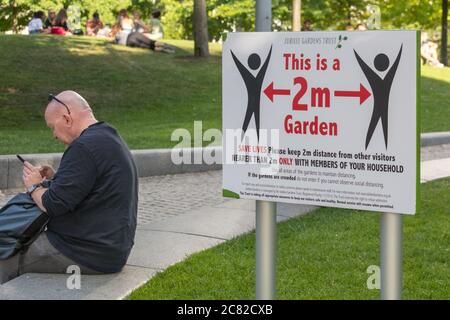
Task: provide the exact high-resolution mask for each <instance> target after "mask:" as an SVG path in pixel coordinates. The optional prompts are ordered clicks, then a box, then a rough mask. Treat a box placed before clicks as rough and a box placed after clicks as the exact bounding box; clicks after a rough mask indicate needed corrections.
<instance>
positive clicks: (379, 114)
mask: <svg viewBox="0 0 450 320" xmlns="http://www.w3.org/2000/svg"><path fill="white" fill-rule="evenodd" d="M402 48H403V44H402V45H401V46H400V51H399V52H398V55H397V58H396V59H395V62H394V64H393V65H392V67H391V68H390V69H389V71H388V72H387V74H386V76H385V77H384V79H382V78H381V77H380V76H379V75H378V74H377V73H375V71H373V70H372V69H371V68H370V67H369V66H368V65H367V64H366V63H365V62H364V61H363V60H362V59H361V57H360V56H359V55H358V53H357V52H356V51H355V50H353V51H354V52H355V56H356V60H358V63H359V65H360V67H361V69H362V71H363V72H364V74H365V76H366V78H367V80H368V81H369V84H370V87H371V88H372V94H373V111H372V118H371V119H370V124H369V129H368V130H367V136H366V150H367V146H368V145H369V143H370V140H371V139H372V135H373V132H374V131H375V128H376V126H377V124H378V121H379V120H380V119H381V125H382V127H383V135H384V143H385V144H386V149H387V144H388V108H389V94H390V91H391V86H392V81H393V80H394V76H395V72H396V71H397V67H398V64H399V62H400V57H401V55H402ZM373 63H374V65H375V68H376V69H377V70H378V71H380V72H383V71H386V70H387V68H388V67H389V58H388V56H387V55H385V54H384V53H379V54H378V55H377V56H376V57H375V59H374V61H373Z"/></svg>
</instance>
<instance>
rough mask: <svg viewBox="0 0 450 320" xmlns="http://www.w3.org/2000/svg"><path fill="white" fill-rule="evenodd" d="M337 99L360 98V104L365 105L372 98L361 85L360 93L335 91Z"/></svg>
mask: <svg viewBox="0 0 450 320" xmlns="http://www.w3.org/2000/svg"><path fill="white" fill-rule="evenodd" d="M334 96H335V97H359V104H363V103H364V101H366V100H367V98H369V97H370V92H369V91H368V90H367V89H366V88H365V87H364V86H363V85H362V83H361V84H360V85H359V91H339V90H336V91H334Z"/></svg>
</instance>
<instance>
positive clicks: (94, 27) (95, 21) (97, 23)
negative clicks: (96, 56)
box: [86, 12, 103, 36]
mask: <svg viewBox="0 0 450 320" xmlns="http://www.w3.org/2000/svg"><path fill="white" fill-rule="evenodd" d="M101 29H103V23H102V21H101V20H100V16H99V14H98V13H97V12H95V13H94V14H93V15H92V19H91V20H88V22H86V34H87V35H88V36H96V35H97V34H98V32H99V31H100V30H101Z"/></svg>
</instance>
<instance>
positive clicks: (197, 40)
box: [194, 0, 209, 57]
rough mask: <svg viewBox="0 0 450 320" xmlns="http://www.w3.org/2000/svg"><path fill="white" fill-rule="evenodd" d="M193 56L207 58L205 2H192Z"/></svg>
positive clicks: (195, 0)
mask: <svg viewBox="0 0 450 320" xmlns="http://www.w3.org/2000/svg"><path fill="white" fill-rule="evenodd" d="M194 55H195V56H196V57H208V56H209V47H208V19H207V14H206V0H194Z"/></svg>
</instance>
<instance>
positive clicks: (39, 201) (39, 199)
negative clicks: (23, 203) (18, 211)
mask: <svg viewBox="0 0 450 320" xmlns="http://www.w3.org/2000/svg"><path fill="white" fill-rule="evenodd" d="M45 191H47V188H42V187H41V188H38V189H36V190H35V191H34V192H33V193H32V194H31V197H32V198H33V200H34V202H36V204H37V206H38V207H39V208H40V209H41V210H42V211H44V212H47V209H45V207H44V205H43V204H42V196H43V195H44V193H45Z"/></svg>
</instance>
